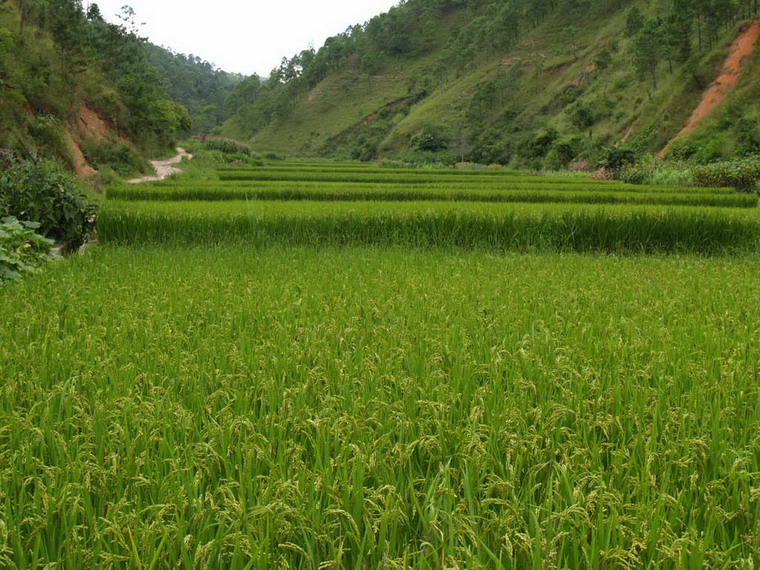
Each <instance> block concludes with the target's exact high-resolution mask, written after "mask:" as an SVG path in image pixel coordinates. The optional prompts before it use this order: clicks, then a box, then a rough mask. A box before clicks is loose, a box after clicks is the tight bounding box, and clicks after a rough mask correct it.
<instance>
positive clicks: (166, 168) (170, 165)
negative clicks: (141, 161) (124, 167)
mask: <svg viewBox="0 0 760 570" xmlns="http://www.w3.org/2000/svg"><path fill="white" fill-rule="evenodd" d="M183 158H193V155H192V154H190V153H189V152H187V151H186V150H185V149H184V148H177V156H174V157H172V158H167V159H164V160H151V161H150V163H151V164H152V165H153V168H155V169H156V176H143V177H141V178H133V179H132V180H127V184H140V183H141V182H156V181H158V180H163V179H164V178H166V177H168V176H171V175H172V174H176V173H177V172H182V171H181V170H180V169H179V168H176V167H175V166H174V165H175V164H179V163H180V162H182V159H183Z"/></svg>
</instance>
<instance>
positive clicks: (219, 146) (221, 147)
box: [203, 138, 251, 156]
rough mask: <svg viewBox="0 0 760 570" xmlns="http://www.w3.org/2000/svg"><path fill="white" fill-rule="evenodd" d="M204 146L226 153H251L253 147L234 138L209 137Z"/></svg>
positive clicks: (207, 148) (248, 154)
mask: <svg viewBox="0 0 760 570" xmlns="http://www.w3.org/2000/svg"><path fill="white" fill-rule="evenodd" d="M203 146H204V147H205V148H206V150H218V151H219V152H223V153H225V154H245V155H246V156H250V155H251V147H249V146H248V145H247V144H245V143H241V142H238V141H235V140H232V139H211V138H208V139H206V140H205V141H204V143H203Z"/></svg>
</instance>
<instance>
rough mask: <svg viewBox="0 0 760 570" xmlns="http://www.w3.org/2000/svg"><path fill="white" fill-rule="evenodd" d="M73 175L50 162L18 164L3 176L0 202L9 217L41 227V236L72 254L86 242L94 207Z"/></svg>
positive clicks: (0, 184)
mask: <svg viewBox="0 0 760 570" xmlns="http://www.w3.org/2000/svg"><path fill="white" fill-rule="evenodd" d="M78 184H79V183H78V181H77V180H76V179H75V178H74V176H73V175H71V174H68V173H66V172H64V171H63V170H62V169H61V168H60V167H58V166H57V165H56V164H54V163H51V162H45V161H43V162H40V163H32V162H27V163H24V164H17V165H14V166H12V167H11V168H9V169H7V170H5V171H3V172H2V173H0V197H2V198H1V199H0V202H1V203H2V204H3V205H4V207H5V209H6V213H8V214H10V215H11V216H15V217H16V218H19V219H23V220H30V221H34V222H38V223H39V224H40V233H42V234H43V235H44V236H46V237H49V238H51V239H54V240H56V241H59V242H61V243H63V244H64V246H65V248H66V249H68V250H73V249H76V248H77V247H79V246H80V245H82V244H83V243H84V242H85V241H86V240H87V235H88V233H89V232H90V231H91V230H92V229H93V227H94V222H95V214H94V206H93V205H92V204H91V203H89V202H88V201H87V200H86V198H85V197H84V196H83V195H82V193H81V192H80V189H79V185H78Z"/></svg>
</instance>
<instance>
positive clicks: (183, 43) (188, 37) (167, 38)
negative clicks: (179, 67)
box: [82, 0, 398, 76]
mask: <svg viewBox="0 0 760 570" xmlns="http://www.w3.org/2000/svg"><path fill="white" fill-rule="evenodd" d="M82 4H83V5H84V6H85V7H87V6H88V5H89V4H97V5H98V6H99V7H100V11H101V13H102V14H103V16H104V17H105V19H106V20H108V21H111V22H117V23H118V20H117V18H116V17H115V15H116V14H118V13H121V7H122V6H124V5H125V4H126V5H129V6H131V7H132V8H133V9H134V10H135V12H136V14H137V18H136V21H137V22H138V23H143V22H144V23H145V25H143V26H141V27H140V35H141V36H143V37H147V38H148V39H149V40H150V41H151V42H153V43H154V44H158V45H162V46H165V47H170V48H172V49H173V50H174V51H177V52H180V53H185V54H191V53H192V54H193V55H197V56H198V57H201V58H202V59H205V60H207V61H210V62H211V63H215V64H216V65H217V66H218V67H221V68H222V69H224V70H225V71H230V72H237V73H244V74H246V75H251V74H252V73H258V74H259V75H262V76H266V75H268V74H269V72H270V71H271V70H272V68H274V67H277V66H278V65H279V64H280V61H281V60H282V58H283V56H287V57H291V56H293V55H294V54H296V53H298V52H300V51H301V50H304V49H307V48H308V47H309V45H310V44H313V46H314V48H315V49H318V48H320V47H321V46H322V44H323V43H324V41H325V40H326V39H327V38H328V37H330V36H334V35H336V34H338V33H340V32H344V31H345V30H346V28H348V26H352V25H354V24H363V23H364V22H366V21H367V20H369V19H370V18H371V17H372V16H376V15H377V14H380V13H382V12H387V11H388V9H389V8H390V7H391V6H395V5H396V4H398V0H266V1H265V0H248V1H246V0H213V1H211V2H208V1H205V2H203V1H200V0H100V1H97V0H95V1H94V2H93V1H88V0H82Z"/></svg>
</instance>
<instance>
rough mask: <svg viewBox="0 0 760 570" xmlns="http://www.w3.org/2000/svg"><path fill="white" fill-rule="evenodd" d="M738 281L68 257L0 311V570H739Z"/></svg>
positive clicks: (550, 264)
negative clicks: (7, 569) (120, 569)
mask: <svg viewBox="0 0 760 570" xmlns="http://www.w3.org/2000/svg"><path fill="white" fill-rule="evenodd" d="M759 272H760V259H759V258H758V255H757V254H752V255H747V256H741V257H718V258H699V257H691V256H678V255H674V256H631V257H616V256H593V255H583V256H581V255H574V254H563V255H557V254H542V255H513V254H508V255H493V254H491V253H488V252H470V253H463V252H443V251H440V250H439V251H433V252H425V251H420V250H402V249H393V248H391V249H385V248H345V247H343V248H338V249H333V248H327V249H320V250H314V249H300V248H279V247H272V248H266V249H263V250H252V249H250V248H244V247H240V244H233V245H232V246H231V247H211V248H207V247H194V248H174V247H170V248H168V249H165V248H153V247H144V248H111V247H101V248H99V249H96V250H95V251H93V252H92V254H90V255H87V256H81V257H80V256H77V257H75V258H73V259H71V260H69V261H68V262H67V263H65V264H58V265H56V266H55V267H53V268H51V270H50V271H48V272H45V273H43V274H40V275H37V276H35V277H34V278H33V279H28V280H25V281H23V282H22V283H20V284H19V286H18V287H14V288H12V289H10V290H3V291H0V297H2V303H0V376H1V377H2V378H3V386H2V390H0V496H2V500H0V521H2V525H0V565H2V566H4V567H15V568H35V567H46V566H52V565H55V566H58V567H63V568H93V567H124V568H143V567H148V568H150V567H153V568H188V569H189V568H230V569H243V568H262V569H265V568H318V567H320V566H321V567H336V568H422V569H438V568H442V567H460V568H462V567H467V568H482V569H485V568H489V569H490V568H497V569H499V568H504V569H520V568H604V567H632V568H701V567H708V568H715V567H736V568H751V567H752V566H753V564H754V561H756V560H757V559H758V554H759V552H758V542H757V521H758V520H760V501H758V500H757V490H758V488H759V487H760V439H759V438H758V426H760V406H758V397H759V396H760V394H759V393H758V383H757V372H758V363H760V342H758V341H759V340H760V337H759V336H758V334H759V333H758V328H757V323H758V322H760V304H758V303H757V292H756V290H757V287H756V285H757V275H758V273H759ZM157 276H158V277H157Z"/></svg>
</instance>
